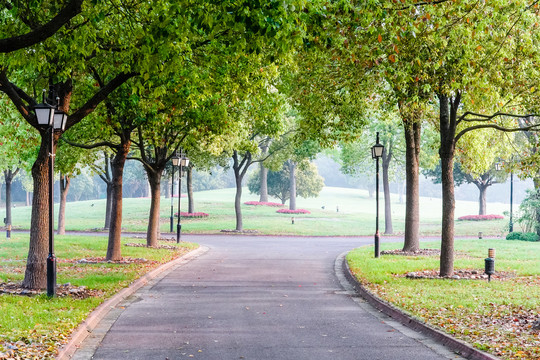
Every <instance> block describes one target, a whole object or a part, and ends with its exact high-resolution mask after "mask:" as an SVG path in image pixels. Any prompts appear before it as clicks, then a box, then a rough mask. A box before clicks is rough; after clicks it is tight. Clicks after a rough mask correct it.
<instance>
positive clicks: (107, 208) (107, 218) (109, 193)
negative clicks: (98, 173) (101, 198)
mask: <svg viewBox="0 0 540 360" xmlns="http://www.w3.org/2000/svg"><path fill="white" fill-rule="evenodd" d="M106 185H107V200H106V203H105V225H104V226H103V230H109V228H110V227H111V209H112V203H113V201H112V195H113V184H112V182H106Z"/></svg>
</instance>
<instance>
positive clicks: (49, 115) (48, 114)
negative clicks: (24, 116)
mask: <svg viewBox="0 0 540 360" xmlns="http://www.w3.org/2000/svg"><path fill="white" fill-rule="evenodd" d="M34 111H35V112H36V117H37V121H38V124H39V125H43V126H50V125H52V123H53V119H54V108H53V107H50V106H47V105H45V104H40V105H38V106H36V107H35V108H34Z"/></svg>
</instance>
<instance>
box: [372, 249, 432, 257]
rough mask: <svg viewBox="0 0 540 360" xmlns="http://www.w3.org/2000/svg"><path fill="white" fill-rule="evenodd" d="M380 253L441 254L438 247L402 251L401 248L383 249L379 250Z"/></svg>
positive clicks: (408, 254)
mask: <svg viewBox="0 0 540 360" xmlns="http://www.w3.org/2000/svg"><path fill="white" fill-rule="evenodd" d="M381 255H403V256H435V255H441V250H439V249H420V250H417V251H403V250H399V249H396V250H385V251H381Z"/></svg>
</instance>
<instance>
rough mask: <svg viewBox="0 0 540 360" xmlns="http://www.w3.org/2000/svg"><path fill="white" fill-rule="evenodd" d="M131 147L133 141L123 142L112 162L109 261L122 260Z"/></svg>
mask: <svg viewBox="0 0 540 360" xmlns="http://www.w3.org/2000/svg"><path fill="white" fill-rule="evenodd" d="M130 146H131V140H127V141H125V142H123V144H122V145H121V146H120V147H119V148H118V151H117V153H116V155H115V156H114V157H113V159H112V161H111V170H112V194H111V199H112V204H111V225H110V228H109V242H108V245H107V257H106V259H107V260H121V259H122V252H121V241H122V184H123V177H124V165H125V163H126V158H127V155H128V153H129V149H130Z"/></svg>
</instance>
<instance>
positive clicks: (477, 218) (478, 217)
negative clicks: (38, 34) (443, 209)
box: [458, 214, 504, 221]
mask: <svg viewBox="0 0 540 360" xmlns="http://www.w3.org/2000/svg"><path fill="white" fill-rule="evenodd" d="M500 219H504V216H502V215H493V214H491V215H465V216H462V217H460V218H458V220H462V221H463V220H469V221H484V220H500Z"/></svg>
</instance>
